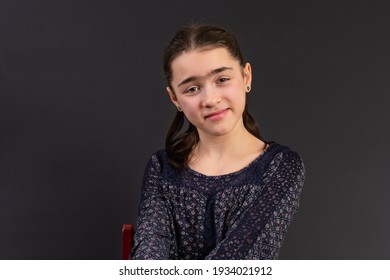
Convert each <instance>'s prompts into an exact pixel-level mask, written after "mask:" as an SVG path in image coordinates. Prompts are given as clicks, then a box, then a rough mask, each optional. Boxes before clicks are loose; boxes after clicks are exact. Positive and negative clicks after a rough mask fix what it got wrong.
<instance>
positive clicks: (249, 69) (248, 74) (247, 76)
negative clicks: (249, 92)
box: [243, 62, 252, 86]
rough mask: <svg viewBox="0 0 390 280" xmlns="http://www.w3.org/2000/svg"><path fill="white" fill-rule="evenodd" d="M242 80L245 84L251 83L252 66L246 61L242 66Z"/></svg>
mask: <svg viewBox="0 0 390 280" xmlns="http://www.w3.org/2000/svg"><path fill="white" fill-rule="evenodd" d="M243 70H244V80H245V86H250V85H251V84H252V67H251V65H250V64H249V62H247V63H246V64H245V66H244V69H243Z"/></svg>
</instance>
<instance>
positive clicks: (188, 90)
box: [184, 86, 200, 93]
mask: <svg viewBox="0 0 390 280" xmlns="http://www.w3.org/2000/svg"><path fill="white" fill-rule="evenodd" d="M199 90H200V88H199V87H198V86H192V87H189V88H187V89H186V90H185V91H184V93H195V92H197V91H199Z"/></svg>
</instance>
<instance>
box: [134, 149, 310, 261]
mask: <svg viewBox="0 0 390 280" xmlns="http://www.w3.org/2000/svg"><path fill="white" fill-rule="evenodd" d="M303 182H304V166H303V162H302V160H301V158H300V157H299V155H298V154H297V153H296V152H294V151H292V150H291V149H289V148H288V147H285V146H282V145H279V144H276V143H274V144H272V145H270V146H269V148H268V149H267V150H266V151H265V152H264V153H263V154H262V155H261V156H259V157H258V158H256V159H255V160H254V161H253V162H252V163H250V164H249V165H248V166H247V167H245V168H243V169H241V170H240V171H237V172H233V173H230V174H226V175H221V176H206V175H203V174H201V173H198V172H196V171H194V170H191V169H184V170H178V169H175V168H172V167H171V166H170V165H169V164H168V161H167V158H166V154H165V151H164V150H161V151H159V152H157V153H155V154H154V155H153V156H152V157H151V159H150V161H149V163H148V165H147V167H146V170H145V174H144V179H143V185H142V192H141V203H140V208H139V216H138V221H137V231H136V233H135V236H134V246H133V250H132V253H131V255H130V258H131V259H275V258H277V257H278V253H279V251H280V248H281V245H282V241H283V238H284V236H285V234H286V231H287V228H288V225H289V223H290V222H291V219H292V218H293V216H294V214H295V213H296V211H297V209H298V207H299V197H300V193H301V190H302V186H303Z"/></svg>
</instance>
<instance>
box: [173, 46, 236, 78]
mask: <svg viewBox="0 0 390 280" xmlns="http://www.w3.org/2000/svg"><path fill="white" fill-rule="evenodd" d="M239 66H240V64H239V62H238V60H237V59H235V58H234V57H232V56H231V54H230V53H229V52H228V50H227V49H226V48H223V47H218V48H212V49H210V48H207V49H194V50H190V51H185V52H183V53H182V54H181V55H179V56H178V57H176V58H175V59H174V60H173V61H172V74H173V82H175V81H176V82H177V81H178V80H180V79H183V78H186V77H188V76H204V75H206V74H207V73H209V72H210V71H212V70H214V69H218V68H221V67H230V68H233V69H237V70H238V69H239Z"/></svg>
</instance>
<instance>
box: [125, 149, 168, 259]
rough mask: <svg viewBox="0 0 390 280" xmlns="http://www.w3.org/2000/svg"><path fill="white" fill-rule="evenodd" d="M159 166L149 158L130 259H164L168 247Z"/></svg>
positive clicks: (166, 257)
mask: <svg viewBox="0 0 390 280" xmlns="http://www.w3.org/2000/svg"><path fill="white" fill-rule="evenodd" d="M161 182H162V178H161V175H160V164H159V162H158V159H157V157H156V156H153V157H152V158H151V159H150V161H149V163H148V165H147V167H146V169H145V174H144V178H143V182H142V191H141V202H140V207H139V214H138V220H137V230H136V232H135V235H134V247H133V249H132V253H131V255H130V259H168V258H169V250H170V246H171V240H172V238H171V230H170V224H171V222H170V214H169V210H168V208H167V205H166V200H165V197H164V195H163V193H162V186H161Z"/></svg>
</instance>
